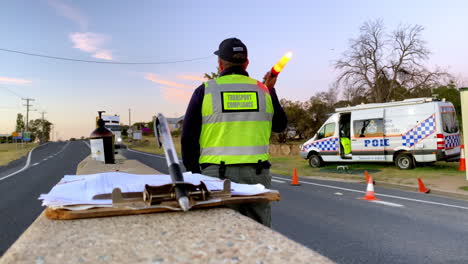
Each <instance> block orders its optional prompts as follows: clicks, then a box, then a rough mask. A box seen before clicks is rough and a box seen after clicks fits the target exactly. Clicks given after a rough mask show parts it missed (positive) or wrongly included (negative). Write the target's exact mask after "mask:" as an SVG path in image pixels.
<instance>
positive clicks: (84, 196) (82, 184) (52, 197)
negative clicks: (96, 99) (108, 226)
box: [39, 172, 270, 208]
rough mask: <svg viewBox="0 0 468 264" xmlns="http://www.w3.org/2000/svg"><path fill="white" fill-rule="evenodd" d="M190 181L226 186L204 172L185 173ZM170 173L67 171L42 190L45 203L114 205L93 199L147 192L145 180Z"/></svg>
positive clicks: (245, 191) (244, 190)
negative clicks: (117, 192)
mask: <svg viewBox="0 0 468 264" xmlns="http://www.w3.org/2000/svg"><path fill="white" fill-rule="evenodd" d="M184 180H185V181H186V182H189V183H192V184H195V185H198V184H200V181H203V182H204V183H205V185H206V187H207V188H208V190H210V191H216V190H222V189H223V180H220V179H218V178H214V177H208V176H205V175H201V174H192V173H190V172H186V173H184ZM171 182H172V180H171V177H170V175H167V174H161V175H155V174H148V175H141V174H129V173H123V172H106V173H98V174H91V175H65V176H64V177H63V178H62V180H60V182H59V183H57V185H55V186H54V187H53V188H52V190H50V192H49V193H48V194H41V196H40V197H39V200H42V205H43V206H49V207H54V208H56V207H64V206H70V205H97V206H110V205H111V204H112V200H110V199H106V200H97V199H93V197H94V196H95V195H98V194H110V193H112V190H113V189H114V188H120V189H121V191H122V193H126V192H143V190H144V189H145V184H149V185H152V186H160V185H164V184H168V183H171ZM268 191H270V190H269V189H266V188H265V187H264V186H263V185H261V184H255V185H251V184H239V183H234V182H232V183H231V193H232V194H233V195H256V194H260V193H265V192H268Z"/></svg>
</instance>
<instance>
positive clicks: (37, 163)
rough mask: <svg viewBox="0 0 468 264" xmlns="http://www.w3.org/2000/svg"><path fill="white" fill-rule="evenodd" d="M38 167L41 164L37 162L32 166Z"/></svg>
mask: <svg viewBox="0 0 468 264" xmlns="http://www.w3.org/2000/svg"><path fill="white" fill-rule="evenodd" d="M36 165H39V162H36V163H34V164H33V165H31V166H36Z"/></svg>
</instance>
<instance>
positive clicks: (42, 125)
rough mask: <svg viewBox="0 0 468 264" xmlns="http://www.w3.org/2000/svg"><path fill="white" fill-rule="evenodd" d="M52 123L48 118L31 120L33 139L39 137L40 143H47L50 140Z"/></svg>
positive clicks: (30, 129) (30, 126)
mask: <svg viewBox="0 0 468 264" xmlns="http://www.w3.org/2000/svg"><path fill="white" fill-rule="evenodd" d="M51 126H52V123H51V122H49V121H47V120H45V119H44V120H42V119H35V120H31V121H29V126H28V128H29V131H30V132H31V141H35V140H36V139H39V142H40V143H45V142H48V141H49V140H50V129H51Z"/></svg>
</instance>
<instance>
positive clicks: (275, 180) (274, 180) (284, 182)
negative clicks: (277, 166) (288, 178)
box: [271, 179, 286, 183]
mask: <svg viewBox="0 0 468 264" xmlns="http://www.w3.org/2000/svg"><path fill="white" fill-rule="evenodd" d="M271 181H273V182H279V183H286V182H285V181H279V180H275V179H271Z"/></svg>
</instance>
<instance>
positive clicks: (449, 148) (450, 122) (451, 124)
mask: <svg viewBox="0 0 468 264" xmlns="http://www.w3.org/2000/svg"><path fill="white" fill-rule="evenodd" d="M439 110H440V117H441V126H442V132H443V135H444V141H445V144H444V148H445V156H446V157H445V158H446V159H447V160H453V159H457V157H459V155H460V144H461V141H460V131H459V128H458V120H457V115H456V113H455V107H453V105H452V104H451V103H446V104H440V105H439Z"/></svg>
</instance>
